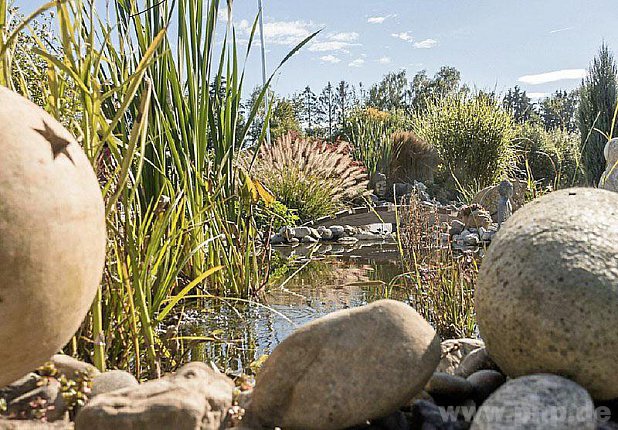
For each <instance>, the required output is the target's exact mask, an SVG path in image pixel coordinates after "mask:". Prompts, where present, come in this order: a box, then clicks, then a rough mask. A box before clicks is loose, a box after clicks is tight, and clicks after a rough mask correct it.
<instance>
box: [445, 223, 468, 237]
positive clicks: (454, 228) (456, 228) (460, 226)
mask: <svg viewBox="0 0 618 430" xmlns="http://www.w3.org/2000/svg"><path fill="white" fill-rule="evenodd" d="M465 228H466V225H465V224H464V223H463V222H461V221H459V220H458V219H454V220H453V221H452V222H451V229H450V231H449V233H450V234H451V236H454V235H456V234H461V233H462V232H463V231H464V229H465Z"/></svg>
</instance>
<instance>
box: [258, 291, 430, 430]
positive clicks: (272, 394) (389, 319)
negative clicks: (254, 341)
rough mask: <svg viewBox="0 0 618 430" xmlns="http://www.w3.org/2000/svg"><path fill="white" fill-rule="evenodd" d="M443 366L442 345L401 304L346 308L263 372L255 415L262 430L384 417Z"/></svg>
mask: <svg viewBox="0 0 618 430" xmlns="http://www.w3.org/2000/svg"><path fill="white" fill-rule="evenodd" d="M439 361H440V340H439V338H438V336H437V335H436V333H435V331H434V330H433V328H432V327H431V326H430V325H429V323H427V321H425V320H424V319H423V318H422V317H421V316H420V315H419V314H418V313H417V312H416V311H415V310H414V309H412V308H411V307H410V306H408V305H405V304H403V303H401V302H397V301H394V300H380V301H377V302H374V303H372V304H370V305H367V306H363V307H360V308H355V309H352V310H349V309H345V310H340V311H337V312H334V313H332V314H330V315H327V316H325V317H322V318H320V319H318V320H316V321H313V322H311V323H309V324H307V325H305V326H303V327H301V328H300V329H298V330H297V331H295V332H294V333H293V334H292V335H290V336H289V337H288V338H287V339H285V340H284V341H283V342H282V343H281V344H280V345H279V346H278V347H277V348H276V349H275V350H274V351H273V353H272V355H271V356H270V357H269V358H268V360H266V363H264V367H263V368H262V369H261V371H260V373H259V375H258V377H257V381H256V386H255V389H254V391H253V396H252V401H251V406H250V407H249V411H248V413H249V417H250V418H252V419H254V420H256V421H257V423H256V426H259V425H263V426H267V427H269V428H273V427H274V426H278V427H281V428H291V429H306V430H311V429H315V430H318V429H320V430H329V429H341V428H347V427H352V426H354V425H359V424H363V423H365V422H366V421H367V420H369V419H372V418H380V417H383V416H386V415H389V414H390V413H392V412H394V411H396V410H397V409H398V408H399V407H400V406H402V405H404V404H407V403H408V402H409V401H410V400H411V399H412V397H414V395H415V394H417V393H419V392H420V391H421V390H422V389H423V387H424V386H425V384H426V383H427V381H428V380H429V378H430V377H431V375H432V373H433V371H434V370H435V369H436V367H437V366H438V363H439Z"/></svg>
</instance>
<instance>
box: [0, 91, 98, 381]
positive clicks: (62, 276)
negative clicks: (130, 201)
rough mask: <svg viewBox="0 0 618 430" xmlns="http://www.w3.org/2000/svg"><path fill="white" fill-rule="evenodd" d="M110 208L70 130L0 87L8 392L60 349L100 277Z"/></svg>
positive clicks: (1, 348) (0, 367)
mask: <svg viewBox="0 0 618 430" xmlns="http://www.w3.org/2000/svg"><path fill="white" fill-rule="evenodd" d="M104 260H105V210H104V205H103V200H102V197H101V191H100V189H99V184H98V182H97V178H96V176H95V174H94V172H93V170H92V168H91V165H90V163H89V161H88V158H87V157H86V155H85V154H84V153H83V152H82V150H81V148H80V146H79V144H78V143H77V142H76V141H75V139H74V138H73V137H72V136H71V134H70V133H69V132H68V131H67V130H66V129H65V128H64V127H63V126H62V125H61V124H60V123H59V122H57V121H56V120H54V119H53V118H52V117H51V116H50V115H48V114H47V113H46V112H45V111H43V110H42V109H40V108H39V107H38V106H36V105H34V104H33V103H31V102H29V101H28V100H26V99H24V98H23V97H21V96H20V95H18V94H16V93H14V92H12V91H10V90H8V89H6V88H4V87H0V387H1V386H4V385H6V384H8V383H11V382H13V381H14V380H16V379H18V378H20V377H21V376H23V375H25V374H26V373H27V372H29V371H31V370H34V369H35V368H36V367H38V366H40V365H41V364H43V363H44V362H45V361H47V360H48V359H49V358H50V357H51V356H52V355H53V354H54V353H56V352H57V351H59V350H60V349H61V348H62V347H63V346H64V345H65V344H66V343H67V342H68V341H69V340H70V339H71V337H72V336H73V334H74V333H75V331H76V330H77V329H78V328H79V326H80V324H81V322H82V320H83V319H84V317H85V315H86V313H87V311H88V309H89V307H90V305H91V303H92V300H93V298H94V295H95V293H96V289H97V286H98V284H99V282H100V281H101V274H102V270H103V265H104Z"/></svg>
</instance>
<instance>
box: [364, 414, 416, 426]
mask: <svg viewBox="0 0 618 430" xmlns="http://www.w3.org/2000/svg"><path fill="white" fill-rule="evenodd" d="M371 424H372V426H373V427H375V428H376V429H380V430H410V424H409V423H408V420H407V419H406V416H405V415H404V413H403V412H401V411H396V412H393V413H392V414H390V415H388V416H386V417H383V418H379V419H376V420H373V421H372V422H371Z"/></svg>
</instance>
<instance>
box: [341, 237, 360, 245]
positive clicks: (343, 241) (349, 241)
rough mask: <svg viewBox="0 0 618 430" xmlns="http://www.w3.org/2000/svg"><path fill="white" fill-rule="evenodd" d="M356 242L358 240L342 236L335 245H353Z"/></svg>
mask: <svg viewBox="0 0 618 430" xmlns="http://www.w3.org/2000/svg"><path fill="white" fill-rule="evenodd" d="M356 242H358V239H357V238H355V237H347V236H343V237H340V238H339V239H337V243H341V244H343V245H354V244H355V243H356Z"/></svg>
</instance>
